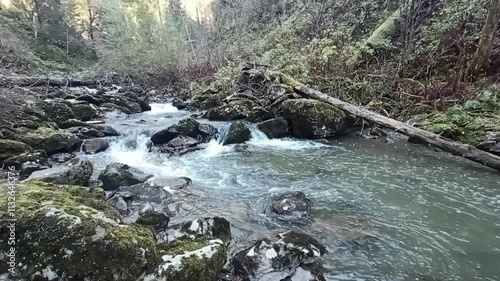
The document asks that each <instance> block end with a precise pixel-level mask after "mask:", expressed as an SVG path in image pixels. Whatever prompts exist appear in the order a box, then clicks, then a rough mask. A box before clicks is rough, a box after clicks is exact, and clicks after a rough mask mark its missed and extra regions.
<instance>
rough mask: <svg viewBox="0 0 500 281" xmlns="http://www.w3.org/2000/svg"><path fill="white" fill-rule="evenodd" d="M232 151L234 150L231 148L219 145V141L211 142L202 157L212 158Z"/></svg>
mask: <svg viewBox="0 0 500 281" xmlns="http://www.w3.org/2000/svg"><path fill="white" fill-rule="evenodd" d="M231 150H232V147H231V146H227V145H222V144H220V143H219V141H218V140H211V141H210V142H209V143H208V144H207V146H206V148H205V149H204V150H203V152H202V154H201V155H202V157H203V158H212V157H216V156H218V155H221V154H223V153H227V152H230V151H231Z"/></svg>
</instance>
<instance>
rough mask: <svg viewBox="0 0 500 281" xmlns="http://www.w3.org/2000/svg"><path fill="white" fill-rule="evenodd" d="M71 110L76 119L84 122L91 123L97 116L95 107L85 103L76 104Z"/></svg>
mask: <svg viewBox="0 0 500 281" xmlns="http://www.w3.org/2000/svg"><path fill="white" fill-rule="evenodd" d="M71 110H72V111H73V113H74V114H75V116H76V118H77V119H79V120H82V121H90V120H92V119H93V118H94V117H95V116H96V114H97V110H96V109H95V107H93V106H90V105H89V104H85V103H82V104H74V105H72V106H71Z"/></svg>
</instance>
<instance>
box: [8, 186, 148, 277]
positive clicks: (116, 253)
mask: <svg viewBox="0 0 500 281" xmlns="http://www.w3.org/2000/svg"><path fill="white" fill-rule="evenodd" d="M17 188H18V192H17V196H18V198H17V200H16V213H15V217H16V220H17V221H16V224H15V231H16V238H17V239H19V241H22V243H16V256H18V257H21V258H22V263H23V266H15V267H12V268H13V269H14V270H15V273H16V275H15V276H11V277H10V278H11V280H19V281H20V280H60V281H70V280H115V281H130V280H137V279H138V278H139V277H140V276H141V274H142V273H143V271H144V269H145V268H147V267H148V265H151V264H154V263H156V261H157V248H156V240H155V237H154V235H153V233H152V232H151V230H150V229H148V228H145V227H141V226H138V225H120V224H119V223H118V221H119V217H118V215H117V214H116V212H115V211H114V210H113V209H112V208H111V207H109V206H108V205H107V204H106V201H105V196H104V192H103V191H102V190H101V189H98V188H95V189H89V188H82V187H78V186H56V185H53V184H48V183H40V182H27V183H22V184H19V185H18V187H17ZM0 189H1V193H0V221H1V223H2V224H4V225H8V224H9V223H8V221H7V219H8V218H9V217H10V215H9V213H8V210H9V208H8V206H7V196H8V195H7V194H8V187H7V185H6V184H2V185H1V187H0ZM9 236H10V232H9V230H8V229H7V228H6V227H5V228H2V229H1V230H0V240H1V241H8V238H9ZM10 247H11V246H9V245H8V244H7V243H1V245H0V252H2V253H7V252H9V251H10V250H9V249H10ZM49 253H50V254H49ZM5 267H6V264H5V266H2V269H5V272H7V269H6V268H5Z"/></svg>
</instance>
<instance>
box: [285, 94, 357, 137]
mask: <svg viewBox="0 0 500 281" xmlns="http://www.w3.org/2000/svg"><path fill="white" fill-rule="evenodd" d="M281 112H282V113H281V114H282V117H284V118H285V119H286V120H287V121H288V122H289V123H290V124H291V134H292V136H294V137H298V138H304V139H322V138H330V137H334V136H338V135H341V134H344V132H345V130H346V129H347V128H349V126H350V125H352V120H351V118H350V117H349V116H348V115H347V114H346V113H345V112H344V111H342V110H340V109H339V108H337V107H335V106H333V105H329V104H327V103H324V102H320V101H316V100H312V99H290V100H286V101H284V102H283V103H282V104H281Z"/></svg>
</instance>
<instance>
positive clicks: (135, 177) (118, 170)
mask: <svg viewBox="0 0 500 281" xmlns="http://www.w3.org/2000/svg"><path fill="white" fill-rule="evenodd" d="M151 177H152V176H151V175H146V174H144V173H143V172H142V171H139V170H137V169H135V168H132V167H130V166H128V165H125V164H119V163H114V164H109V165H107V166H106V168H105V169H104V171H102V172H101V174H99V177H98V179H99V180H101V181H102V183H103V189H104V190H106V191H109V190H115V189H117V188H118V187H120V186H131V185H135V184H139V183H143V182H145V181H147V180H148V179H149V178H151Z"/></svg>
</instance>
